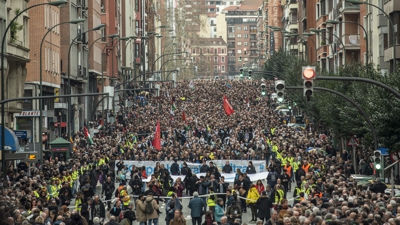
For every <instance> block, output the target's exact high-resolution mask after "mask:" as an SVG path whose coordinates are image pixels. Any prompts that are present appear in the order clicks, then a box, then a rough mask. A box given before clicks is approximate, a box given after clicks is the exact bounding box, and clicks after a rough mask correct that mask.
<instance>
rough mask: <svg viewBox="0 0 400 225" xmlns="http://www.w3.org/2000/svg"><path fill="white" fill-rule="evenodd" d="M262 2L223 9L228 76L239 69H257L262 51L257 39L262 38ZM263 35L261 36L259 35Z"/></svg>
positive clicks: (251, 2) (245, 2)
mask: <svg viewBox="0 0 400 225" xmlns="http://www.w3.org/2000/svg"><path fill="white" fill-rule="evenodd" d="M263 4H264V3H263V1H244V2H242V4H241V5H239V6H230V7H227V8H225V9H224V10H223V11H224V13H225V18H226V22H227V40H228V43H227V45H228V74H229V75H230V76H234V75H237V74H239V70H240V68H244V67H246V68H252V69H258V68H259V67H260V65H261V62H260V58H259V56H260V55H262V54H263V52H264V51H262V50H261V47H262V48H265V45H264V43H262V45H261V41H263V40H259V38H261V39H264V38H262V36H264V31H263V27H264V22H263V16H262V10H263ZM261 33H263V35H261Z"/></svg>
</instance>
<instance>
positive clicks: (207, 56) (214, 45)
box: [190, 37, 228, 78]
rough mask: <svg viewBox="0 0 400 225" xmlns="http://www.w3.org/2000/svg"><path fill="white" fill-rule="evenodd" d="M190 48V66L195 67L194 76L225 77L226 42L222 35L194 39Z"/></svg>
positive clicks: (226, 64) (226, 63)
mask: <svg viewBox="0 0 400 225" xmlns="http://www.w3.org/2000/svg"><path fill="white" fill-rule="evenodd" d="M190 49H191V53H190V56H191V58H192V66H193V68H194V67H196V68H197V71H195V72H197V73H196V74H195V75H196V77H202V78H215V77H219V78H227V68H228V67H227V66H228V62H227V60H228V58H227V55H228V54H227V44H226V42H225V41H224V40H223V39H222V37H219V38H198V39H195V40H193V41H192V43H191V45H190ZM193 68H192V70H193Z"/></svg>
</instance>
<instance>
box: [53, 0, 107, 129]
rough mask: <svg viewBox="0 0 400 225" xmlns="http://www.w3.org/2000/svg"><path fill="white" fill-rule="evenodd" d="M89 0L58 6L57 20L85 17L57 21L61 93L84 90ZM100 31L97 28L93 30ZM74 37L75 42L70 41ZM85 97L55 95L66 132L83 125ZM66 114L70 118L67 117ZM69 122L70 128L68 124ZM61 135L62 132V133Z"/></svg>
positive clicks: (74, 1) (76, 0) (75, 0)
mask: <svg viewBox="0 0 400 225" xmlns="http://www.w3.org/2000/svg"><path fill="white" fill-rule="evenodd" d="M87 2H88V0H71V1H68V5H67V6H65V7H64V8H63V9H62V10H60V23H64V22H68V21H71V20H75V19H78V18H82V19H85V22H84V23H82V24H78V25H76V24H68V23H66V24H63V25H60V37H61V40H60V44H61V54H60V55H61V57H60V64H61V65H60V68H61V69H60V70H61V82H60V86H61V91H60V93H62V94H69V93H71V94H83V93H85V90H86V86H85V83H86V77H85V76H86V69H87V67H86V61H85V60H84V59H85V58H86V57H88V49H87V44H88V34H87V33H85V34H83V33H84V32H85V31H87V30H88V19H87V18H88V3H87ZM95 32H99V31H95ZM73 40H74V42H73ZM84 102H85V98H84V97H74V98H71V100H68V99H67V98H64V99H61V98H60V99H58V102H56V104H55V113H56V115H59V120H60V122H65V121H69V124H66V128H67V129H66V132H67V133H68V130H70V132H71V134H72V133H75V132H77V131H79V130H80V129H82V128H83V123H84V121H85V112H84V109H85V106H84ZM68 117H69V118H68ZM68 126H69V128H68ZM60 135H65V133H61V134H60Z"/></svg>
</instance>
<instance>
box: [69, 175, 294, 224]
mask: <svg viewBox="0 0 400 225" xmlns="http://www.w3.org/2000/svg"><path fill="white" fill-rule="evenodd" d="M263 184H264V185H267V183H266V182H265V181H263ZM293 185H295V183H292V186H293ZM118 186H119V185H118V184H116V185H115V188H118ZM292 196H293V193H292V192H288V193H287V197H288V200H289V204H290V205H292V204H293V198H292ZM189 201H190V199H189V198H188V197H183V199H182V200H181V202H182V212H183V215H184V216H185V218H186V222H187V224H188V225H190V224H191V216H190V212H191V210H190V208H188V207H187V206H188V205H189ZM73 204H75V199H74V200H73V203H71V205H73ZM106 207H107V206H106ZM70 208H72V207H70ZM107 210H108V209H107ZM207 210H208V207H207ZM160 211H161V212H162V214H161V215H160V217H159V221H158V223H159V225H166V224H165V203H163V202H161V203H160ZM203 221H204V217H203ZM250 221H251V210H250V208H248V209H247V212H246V213H243V215H242V222H243V223H247V224H249V222H250ZM106 222H108V218H106V219H105V223H106ZM135 224H138V223H137V222H135Z"/></svg>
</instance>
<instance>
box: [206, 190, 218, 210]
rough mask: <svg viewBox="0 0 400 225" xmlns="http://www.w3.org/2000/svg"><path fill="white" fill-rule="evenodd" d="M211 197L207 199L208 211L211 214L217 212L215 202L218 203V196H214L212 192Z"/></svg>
mask: <svg viewBox="0 0 400 225" xmlns="http://www.w3.org/2000/svg"><path fill="white" fill-rule="evenodd" d="M209 194H210V195H209V196H208V197H207V206H208V210H210V211H211V212H213V213H214V212H215V202H216V201H217V198H216V195H215V194H214V192H213V191H210V193H209Z"/></svg>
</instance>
